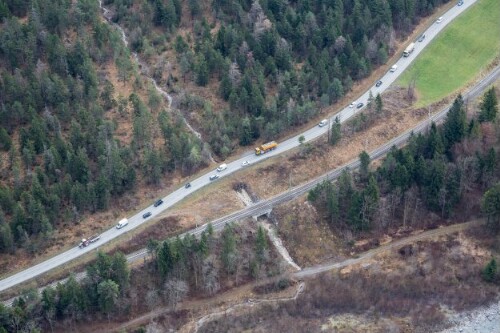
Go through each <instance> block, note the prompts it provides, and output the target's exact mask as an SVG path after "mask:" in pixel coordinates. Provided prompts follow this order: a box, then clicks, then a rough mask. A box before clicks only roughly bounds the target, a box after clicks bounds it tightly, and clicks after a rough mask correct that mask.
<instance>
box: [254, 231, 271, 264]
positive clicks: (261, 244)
mask: <svg viewBox="0 0 500 333" xmlns="http://www.w3.org/2000/svg"><path fill="white" fill-rule="evenodd" d="M267 247H268V246H267V237H266V233H265V231H264V228H262V226H259V228H258V229H257V239H256V240H255V254H256V256H257V259H258V260H259V261H260V262H262V261H263V260H264V256H265V252H266V250H267Z"/></svg>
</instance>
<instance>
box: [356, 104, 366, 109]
mask: <svg viewBox="0 0 500 333" xmlns="http://www.w3.org/2000/svg"><path fill="white" fill-rule="evenodd" d="M363 106H364V104H363V103H358V105H356V109H361V108H362V107H363Z"/></svg>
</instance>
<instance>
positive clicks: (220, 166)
mask: <svg viewBox="0 0 500 333" xmlns="http://www.w3.org/2000/svg"><path fill="white" fill-rule="evenodd" d="M226 169H227V164H226V163H223V164H221V165H219V167H218V168H217V171H218V172H221V171H224V170H226Z"/></svg>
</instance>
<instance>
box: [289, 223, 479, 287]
mask: <svg viewBox="0 0 500 333" xmlns="http://www.w3.org/2000/svg"><path fill="white" fill-rule="evenodd" d="M484 223H485V221H484V220H482V219H481V220H473V221H470V222H465V223H460V224H453V225H450V226H446V227H441V228H438V229H433V230H428V231H423V232H421V233H419V234H416V235H412V236H409V237H406V238H403V239H400V240H397V241H395V242H391V243H388V244H386V245H383V246H380V247H377V248H375V249H373V250H369V251H367V252H364V253H363V254H361V255H359V256H358V257H357V258H351V259H347V260H344V261H341V262H330V263H325V264H321V265H316V266H312V267H308V268H305V269H303V270H301V271H300V272H296V273H293V276H295V277H297V278H306V277H308V276H313V275H316V274H319V273H323V272H326V271H329V270H332V269H338V268H343V267H346V266H350V265H355V264H358V263H360V262H362V261H365V260H367V259H371V258H373V257H374V256H376V255H377V254H380V253H382V252H385V251H388V250H391V249H394V248H396V247H400V246H403V245H407V244H411V243H414V242H416V241H420V240H423V239H428V238H432V237H438V236H443V235H447V234H452V233H455V232H458V231H463V230H465V229H468V228H470V227H472V226H479V225H482V224H484Z"/></svg>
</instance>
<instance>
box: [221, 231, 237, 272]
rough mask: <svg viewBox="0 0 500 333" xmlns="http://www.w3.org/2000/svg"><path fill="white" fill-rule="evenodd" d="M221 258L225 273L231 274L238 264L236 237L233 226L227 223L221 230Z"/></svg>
mask: <svg viewBox="0 0 500 333" xmlns="http://www.w3.org/2000/svg"><path fill="white" fill-rule="evenodd" d="M221 259H222V264H223V265H224V268H225V270H226V272H227V274H233V273H234V272H235V271H236V268H237V265H238V263H237V262H236V259H237V254H236V239H235V235H234V230H233V227H232V226H230V225H227V224H226V226H225V227H224V230H223V231H222V251H221Z"/></svg>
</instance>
